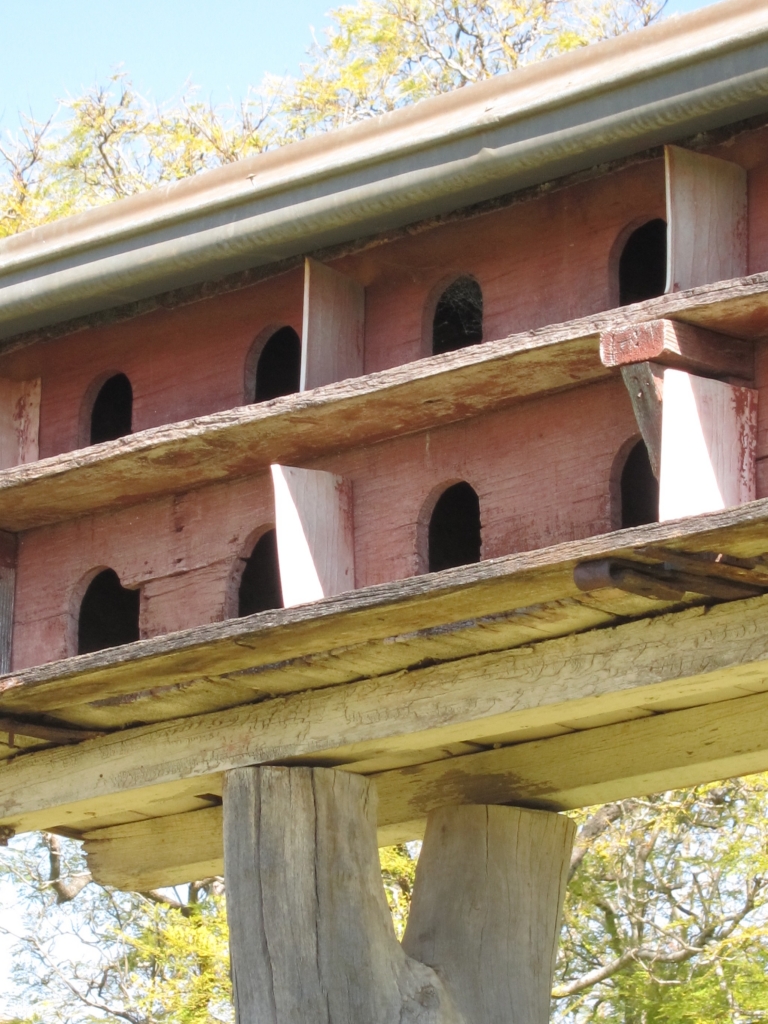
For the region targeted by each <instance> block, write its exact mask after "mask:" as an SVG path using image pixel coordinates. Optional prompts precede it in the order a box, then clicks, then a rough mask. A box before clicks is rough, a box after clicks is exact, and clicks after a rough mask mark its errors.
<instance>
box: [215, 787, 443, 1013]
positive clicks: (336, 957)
mask: <svg viewBox="0 0 768 1024" xmlns="http://www.w3.org/2000/svg"><path fill="white" fill-rule="evenodd" d="M224 870H225V874H226V879H227V914H228V917H229V929H230V948H231V956H232V977H233V983H234V995H235V1009H236V1013H237V1020H238V1024H463V1022H462V1020H461V1017H460V1016H459V1015H458V1014H457V1013H456V1012H455V1010H454V1009H453V1007H452V1005H451V1003H450V1000H449V999H448V998H447V996H446V994H445V991H444V988H443V985H442V983H441V982H440V979H439V978H438V977H437V975H436V974H435V973H434V972H433V971H431V970H430V969H429V968H428V967H424V965H423V964H420V963H417V962H415V961H413V960H411V959H409V958H408V957H407V956H406V954H405V953H404V952H403V949H402V947H401V946H400V944H399V943H398V941H397V939H396V938H395V934H394V930H393V928H392V920H391V917H390V914H389V910H388V908H387V904H386V899H385V896H384V888H383V886H382V882H381V870H380V868H379V860H378V850H377V848H376V808H375V791H374V790H373V788H372V785H371V783H369V782H368V781H367V780H366V779H364V778H363V777H362V776H359V775H352V774H351V773H347V772H338V771H333V770H330V769H322V768H275V767H263V768H240V769H235V770H233V771H230V772H228V773H227V774H226V776H225V780H224Z"/></svg>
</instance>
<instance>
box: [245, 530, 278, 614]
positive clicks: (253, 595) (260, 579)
mask: <svg viewBox="0 0 768 1024" xmlns="http://www.w3.org/2000/svg"><path fill="white" fill-rule="evenodd" d="M282 607H283V590H282V587H281V586H280V566H279V564H278V560H277V534H276V533H275V531H274V530H267V532H266V533H264V534H262V535H261V537H260V538H259V540H258V541H257V542H256V544H255V545H254V547H253V550H252V551H251V554H250V556H249V557H248V558H247V559H246V560H245V566H244V568H243V573H242V576H241V577H240V586H239V589H238V592H237V614H238V615H239V616H243V615H254V614H255V613H256V612H265V611H268V610H269V609H270V608H282Z"/></svg>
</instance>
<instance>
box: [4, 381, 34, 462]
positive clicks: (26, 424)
mask: <svg viewBox="0 0 768 1024" xmlns="http://www.w3.org/2000/svg"><path fill="white" fill-rule="evenodd" d="M39 425H40V381H39V380H8V379H7V378H4V377H3V378H0V469H10V468H11V466H19V465H23V464H24V463H27V462H34V461H35V460H36V459H37V457H38V431H39Z"/></svg>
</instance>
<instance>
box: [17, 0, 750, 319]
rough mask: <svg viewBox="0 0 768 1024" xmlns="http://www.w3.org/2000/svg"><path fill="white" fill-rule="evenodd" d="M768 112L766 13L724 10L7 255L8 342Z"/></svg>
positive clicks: (91, 215) (46, 232)
mask: <svg viewBox="0 0 768 1024" xmlns="http://www.w3.org/2000/svg"><path fill="white" fill-rule="evenodd" d="M765 111H768V7H766V5H765V4H764V3H762V2H761V0H725V2H723V3H719V4H715V5H713V6H712V7H708V8H705V9H704V10H701V11H697V12H694V13H693V14H690V15H686V16H684V17H680V18H677V19H670V20H669V21H667V22H664V23H661V24H659V25H657V26H653V27H651V28H648V29H643V30H641V31H639V32H635V33H632V34H629V35H627V36H623V37H619V38H617V39H614V40H609V41H608V42H605V43H600V44H595V45H593V46H590V47H586V48H584V49H581V50H578V51H574V52H572V53H570V54H566V55H563V56H561V57H557V58H553V59H551V60H548V61H545V62H542V63H539V64H536V65H531V66H529V67H526V68H524V69H522V70H520V71H516V72H513V73H511V74H508V75H502V76H499V77H497V78H495V79H491V80H488V81H485V82H483V83H480V84H478V85H474V86H467V87H465V88H463V89H460V90H457V91H456V92H454V93H451V94H448V95H445V96H439V97H435V98H433V99H431V100H426V101H423V102H422V103H419V104H416V105H414V106H413V107H411V108H407V109H403V110H398V111H395V112H393V113H392V114H387V115H385V116H383V117H381V118H376V119H372V120H371V121H369V122H365V123H363V124H360V125H355V126H353V127H351V128H348V129H345V130H343V131H339V132H334V133H328V134H326V135H323V136H319V137H317V138H313V139H310V140H307V141H305V142H301V143H296V144H293V145H290V146H286V147H284V148H283V149H281V150H275V151H273V152H269V153H265V154H261V155H259V156H257V157H252V158H249V159H247V160H243V161H240V162H238V163H236V164H232V165H229V166H227V167H225V168H221V169H219V170H216V171H211V172H207V173H205V174H201V175H199V176H197V177H196V178H193V179H187V180H185V181H183V182H180V183H177V184H173V185H169V186H163V187H161V188H158V189H154V190H152V191H150V192H147V193H145V194H142V195H139V196H135V197H132V198H130V199H126V200H121V201H119V202H116V203H113V204H111V205H109V206H107V207H103V208H100V209H98V210H93V211H89V212H88V213H85V214H80V215H78V216H76V217H71V218H67V219H65V220H62V221H59V222H56V223H54V224H51V225H44V226H42V227H39V228H36V229H34V230H32V231H29V232H24V233H23V234H20V235H17V236H14V237H11V238H8V239H5V240H3V241H1V242H0V338H7V337H10V336H13V335H15V334H18V333H21V332H23V331H28V330H33V329H35V328H38V327H43V326H46V325H49V324H52V323H56V322H59V321H63V320H68V319H71V318H73V317H76V316H82V315H86V314H88V313H92V312H96V311H98V310H103V309H107V308H109V307H111V306H115V305H118V304H122V303H125V302H128V301H133V300H135V299H141V298H146V297H148V296H150V295H153V294H158V293H160V292H164V291H167V290H170V289H172V288H178V287H183V286H185V285H189V284H195V283H198V282H201V281H203V280H212V279H216V278H219V277H222V276H224V275H226V274H229V273H233V272H236V271H238V270H242V269H245V268H247V267H255V266H259V265H265V264H269V263H272V262H274V261H276V260H280V259H284V258H287V257H290V256H296V255H299V254H301V253H303V252H308V251H312V250H313V249H317V248H320V247H322V246H327V245H332V244H337V243H340V242H344V241H349V240H352V239H354V238H355V237H362V236H365V235H368V234H371V233H373V232H376V231H381V230H385V229H390V228H395V227H402V226H403V225H405V224H407V223H412V222H414V221H417V220H420V219H423V218H424V217H428V216H434V215H436V214H440V213H444V212H449V211H450V210H451V209H456V208H458V207H461V206H465V205H469V204H471V203H474V202H477V201H481V200H483V199H488V198H492V197H494V196H497V195H502V194H505V193H509V192H512V191H516V190H517V189H520V188H524V187H527V186H530V185H533V184H538V183H541V182H543V181H547V180H551V179H553V178H556V177H560V176H562V175H563V174H567V173H571V172H573V171H578V170H583V169H585V168H587V167H590V166H593V165H595V164H597V163H601V162H603V161H605V160H610V159H615V158H617V157H622V156H627V155H630V154H631V153H633V152H641V151H643V150H645V149H648V148H650V147H651V146H654V145H658V144H660V143H663V142H667V141H674V140H675V139H680V138H684V137H686V136H689V135H691V134H694V133H695V132H697V131H702V130H706V129H709V128H715V127H720V126H722V125H725V124H729V123H735V122H737V121H740V120H743V119H744V118H746V117H749V116H752V115H754V114H757V113H762V112H765Z"/></svg>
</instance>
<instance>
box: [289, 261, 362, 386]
mask: <svg viewBox="0 0 768 1024" xmlns="http://www.w3.org/2000/svg"><path fill="white" fill-rule="evenodd" d="M364 334H365V289H364V288H363V286H362V285H361V284H359V283H358V282H357V281H355V280H353V279H352V278H351V277H347V275H346V274H341V273H339V271H338V270H333V269H332V268H331V267H327V266H325V264H324V263H319V262H318V261H317V260H313V259H306V260H305V261H304V317H303V327H302V341H301V390H302V391H308V390H310V389H311V388H318V387H322V386H323V385H324V384H333V383H335V382H336V381H340V380H347V379H348V378H349V377H360V376H362V373H363V338H364Z"/></svg>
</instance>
